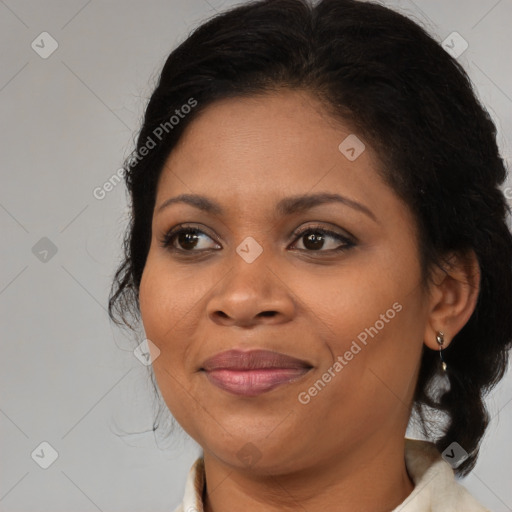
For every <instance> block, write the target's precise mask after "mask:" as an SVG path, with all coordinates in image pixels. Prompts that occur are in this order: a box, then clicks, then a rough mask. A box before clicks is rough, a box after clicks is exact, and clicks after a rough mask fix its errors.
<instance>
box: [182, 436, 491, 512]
mask: <svg viewBox="0 0 512 512" xmlns="http://www.w3.org/2000/svg"><path fill="white" fill-rule="evenodd" d="M405 464H406V467H407V472H408V473H409V475H410V477H411V479H412V481H413V482H414V490H413V491H412V493H411V494H409V496H408V497H407V498H406V499H405V500H404V501H403V502H402V503H401V504H400V505H399V506H398V507H396V508H395V509H393V510H392V512H490V511H489V510H488V509H486V508H485V507H483V506H482V505H481V504H480V503H478V501H477V500H476V499H475V498H473V496H471V494H470V493H469V492H468V491H467V490H466V488H465V487H463V486H462V485H461V484H459V483H458V482H457V481H456V480H455V476H454V473H453V470H452V468H451V466H450V465H449V464H448V462H446V461H445V460H444V459H443V458H442V457H441V454H440V453H439V451H438V450H437V448H436V446H435V444H433V443H431V442H428V441H421V440H418V439H410V438H405ZM204 483H205V475H204V460H203V458H202V457H199V458H198V459H196V461H195V462H194V464H193V465H192V467H191V468H190V471H189V473H188V477H187V482H186V484H185V492H184V495H183V501H182V503H181V504H180V505H179V506H178V508H176V509H175V510H174V512H204V510H203V503H202V494H203V489H204Z"/></svg>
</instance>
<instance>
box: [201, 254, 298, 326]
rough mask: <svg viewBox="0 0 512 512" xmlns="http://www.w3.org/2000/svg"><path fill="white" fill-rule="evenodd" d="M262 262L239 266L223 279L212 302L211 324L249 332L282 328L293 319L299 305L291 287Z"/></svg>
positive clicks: (238, 263)
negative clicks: (264, 326)
mask: <svg viewBox="0 0 512 512" xmlns="http://www.w3.org/2000/svg"><path fill="white" fill-rule="evenodd" d="M237 257H238V256H237ZM260 258H261V260H260ZM260 258H258V259H257V260H256V261H254V262H253V263H250V264H248V263H246V262H245V261H242V260H241V261H240V262H237V263H236V265H235V266H234V268H232V269H231V270H230V271H229V272H228V274H227V275H226V276H225V277H224V279H222V281H221V283H220V284H219V285H218V287H217V288H216V290H215V293H214V294H213V295H212V297H211V298H210V300H209V302H208V306H207V307H208V316H209V318H210V320H211V321H213V322H214V323H216V324H218V325H224V326H239V327H246V328H247V327H253V326H256V325H257V324H269V325H275V324H281V323H285V322H289V321H290V320H291V319H292V318H293V316H294V314H295V310H296V306H295V304H296V301H295V300H294V296H293V293H292V292H291V287H290V283H285V282H284V281H283V280H282V278H281V277H280V276H279V273H278V272H277V271H276V269H271V268H270V267H269V266H268V265H267V264H266V262H265V261H264V260H263V258H262V257H260Z"/></svg>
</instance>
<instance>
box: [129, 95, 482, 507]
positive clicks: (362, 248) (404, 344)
mask: <svg viewBox="0 0 512 512" xmlns="http://www.w3.org/2000/svg"><path fill="white" fill-rule="evenodd" d="M351 133H352V132H351V130H350V127H349V126H346V125H344V124H342V123H340V122H339V121H334V120H333V119H331V118H330V117H328V116H327V114H326V113H325V112H324V111H323V109H322V107H321V105H320V104H319V103H317V101H316V99H315V98H314V97H313V96H312V95H311V94H309V93H308V92H306V91H289V90H283V91H279V92H274V93H271V94H266V95H261V96H258V97H251V98H236V99H229V100H222V101H219V102H217V103H215V104H213V105H211V106H209V107H208V108H207V109H205V111H204V112H203V113H202V114H201V115H200V116H199V117H198V118H196V119H195V120H194V121H193V122H192V123H191V124H190V125H189V126H188V127H187V129H186V131H185V132H184V135H183V137H182V138H181V140H180V142H179V144H178V146H177V147H176V148H175V150H174V151H173V152H172V153H171V155H170V156H169V158H168V160H167V162H166V165H165V168H164V169H163V171H162V175H161V179H160V182H159V184H158V190H157V197H156V206H155V212H154V216H153V224H152V243H151V247H150V251H149V255H148V259H147V263H146V266H145V269H144V273H143V276H142V281H141V286H140V296H139V298H140V309H141V317H142V321H143V325H144V329H145V332H146V336H147V338H148V339H149V340H151V341H152V342H153V343H154V344H155V345H156V346H157V347H158V348H159V350H160V355H159V356H158V357H157V358H156V359H155V360H154V362H153V369H154V371H155V375H156V378H157V382H158V385H159V387H160V389H161V392H162V395H163V397H164V399H165V401H166V404H167V405H168V407H169V409H170V411H171V412H172V414H173V416H174V417H175V418H176V420H177V421H178V422H179V423H180V425H181V426H182V427H183V428H184V430H185V431H186V432H187V433H188V434H189V435H190V436H192V437H193V438H194V439H195V440H196V441H197V442H198V443H199V444H200V445H201V446H202V448H203V450H204V460H205V470H206V480H207V496H206V504H205V506H206V510H207V511H209V512H212V511H213V512H221V511H224V510H251V511H256V512H258V511H260V510H261V511H263V510H265V511H274V510H276V511H277V510H280V511H282V510H296V509H297V507H298V506H299V507H301V508H302V507H303V508H304V509H305V510H308V512H315V511H320V510H321V511H323V512H326V511H334V510H336V511H338V512H340V511H349V510H350V511H352V512H354V511H370V510H371V511H374V512H377V511H387V510H391V509H392V508H394V507H396V506H398V505H399V504H400V503H401V502H402V501H403V500H404V499H405V498H406V497H407V495H408V494H409V493H410V492H411V491H412V489H413V487H414V485H413V483H412V482H411V480H410V478H409V476H408V474H407V470H406V467H405V462H404V435H405V430H406V426H407V422H408V419H409V415H410V408H411V405H412V397H413V393H414V387H415V383H416V379H417V374H418V369H419V363H420V356H421V351H422V348H423V345H424V344H426V345H427V347H428V348H429V349H432V350H437V349H438V346H437V343H436V341H435V334H436V332H437V331H439V330H441V331H443V332H444V333H445V347H446V346H448V345H449V343H450V341H451V340H452V339H453V337H454V336H455V334H456V333H457V332H458V331H459V330H460V329H461V328H462V327H463V325H464V324H465V323H466V322H467V320H468V319H469V317H470V315H471V313H472V311H473V309H474V306H475V301H476V298H477V294H478V282H479V281H478V280H479V274H478V266H477V263H476V260H475V258H474V257H473V255H470V256H469V257H467V258H466V259H462V258H461V257H456V256H455V255H454V256H453V258H452V263H453V266H452V268H450V269H448V270H447V271H442V270H441V269H436V270H435V273H434V275H433V284H432V286H431V289H430V290H425V289H424V288H423V287H422V286H421V272H420V265H419V254H418V243H417V232H416V224H415V221H414V219H413V217H412V214H411V212H410V210H409V208H408V207H407V206H406V205H405V203H403V202H402V201H401V200H400V199H399V198H398V196H397V195H396V194H395V193H394V192H393V190H392V189H391V188H389V187H388V186H387V185H386V184H385V183H384V182H383V181H382V180H381V178H380V177H379V176H378V174H377V171H376V169H377V166H378V165H379V161H378V158H377V155H376V154H375V153H374V152H373V151H372V148H371V147H370V146H369V145H368V144H366V150H365V151H364V152H363V153H362V154H361V155H360V156H359V157H358V158H357V159H356V160H355V161H350V160H349V159H347V158H346V157H345V156H344V155H343V154H342V153H341V152H340V150H339V149H338V146H339V144H340V143H341V142H342V141H343V140H344V139H345V138H346V137H347V136H348V135H350V134H351ZM360 138H361V137H360ZM319 192H327V193H338V194H340V195H342V196H345V197H347V198H349V199H351V200H352V201H356V202H358V203H360V204H361V205H364V206H365V207H366V208H367V209H368V210H370V211H371V212H372V216H373V217H374V219H373V218H371V216H370V215H367V214H365V213H363V212H362V211H360V210H358V209H356V208H353V207H351V206H349V205H346V204H340V203H327V204H323V205H320V206H315V207H314V208H311V209H308V210H305V211H302V212H296V213H293V214H291V215H288V216H282V215H279V214H277V213H276V212H275V205H276V203H277V202H278V201H279V200H280V199H282V198H284V197H289V196H295V195H301V194H314V193H319ZM192 193H194V194H201V195H205V196H208V197H209V198H210V199H212V200H214V201H216V202H218V203H219V205H220V206H221V207H222V208H223V209H224V210H225V212H224V214H211V213H207V212H203V211H201V210H199V209H197V208H194V207H193V206H191V205H187V204H182V203H175V204H172V205H170V206H168V207H167V208H164V209H162V210H161V211H158V208H159V207H160V205H162V203H163V202H164V201H166V200H167V199H169V198H171V197H175V196H177V195H179V194H192ZM182 223H186V225H187V226H189V227H190V226H192V227H196V228H199V229H201V230H202V231H203V232H204V233H205V234H200V238H199V241H198V243H197V246H196V248H193V249H190V248H189V249H188V252H185V251H186V249H183V248H182V247H183V245H179V244H178V241H181V242H183V240H184V239H183V238H182V237H181V238H178V239H177V240H176V239H175V240H174V243H173V245H174V246H175V247H177V248H181V250H182V253H177V252H174V253H173V252H171V251H170V249H169V248H163V247H162V246H161V245H160V240H161V239H162V238H163V236H164V235H165V234H166V232H168V231H169V230H170V229H171V228H174V227H175V226H177V225H178V224H182ZM317 226H322V227H324V228H326V229H329V230H332V231H335V232H336V233H340V234H341V235H345V236H347V235H348V236H349V238H352V240H353V241H354V244H355V245H354V246H352V247H350V248H347V250H345V251H342V252H335V251H332V250H330V249H335V248H336V247H339V246H341V245H344V242H342V241H339V240H337V239H336V238H332V237H331V236H327V237H326V238H325V239H324V244H323V246H322V244H321V243H320V244H319V245H317V246H316V247H319V248H318V249H316V250H315V249H314V248H313V249H311V247H315V246H312V245H311V244H309V245H308V241H307V239H306V237H305V236H302V237H294V236H293V232H294V230H295V229H297V228H306V227H317ZM249 236H250V237H253V238H254V239H255V240H256V241H257V242H258V244H259V245H260V246H261V248H262V249H263V252H262V253H261V254H260V255H259V256H258V257H257V258H256V259H255V260H254V261H253V262H252V263H248V262H247V261H245V260H244V259H243V258H242V257H241V256H240V255H239V254H238V253H237V252H236V248H237V247H238V246H239V245H240V244H241V243H242V242H243V241H244V239H245V238H246V237H249ZM188 247H190V246H188ZM208 249H210V250H208ZM215 249H219V250H215ZM194 251H195V252H194ZM393 304H399V305H400V306H401V310H400V311H399V312H396V315H394V318H392V319H389V318H388V317H386V319H387V320H388V321H387V322H383V323H384V326H383V327H382V328H380V329H378V333H377V334H376V335H374V336H373V337H370V336H368V341H367V344H366V345H362V344H361V343H359V345H360V346H361V350H360V351H359V352H358V353H357V354H356V355H354V357H353V358H352V359H351V360H350V361H346V359H345V361H346V363H347V364H346V365H343V369H342V370H341V371H339V372H334V373H335V375H336V376H335V377H333V378H332V379H331V381H330V382H329V383H328V384H327V385H326V386H325V387H323V389H321V390H320V391H319V392H317V394H316V395H315V396H313V397H311V400H310V401H309V402H308V403H307V404H304V403H301V402H300V401H299V400H298V396H299V393H301V392H307V391H308V389H310V388H311V387H312V386H313V385H314V383H315V382H316V381H318V379H320V378H321V377H322V375H323V374H324V373H325V372H326V371H328V369H329V368H332V367H333V364H334V363H335V361H336V360H337V357H338V356H343V355H344V354H345V353H346V352H347V350H349V349H350V347H351V344H352V342H353V341H354V340H357V336H358V335H360V333H361V332H363V331H365V329H367V328H369V327H371V326H375V325H376V322H377V321H378V320H379V319H382V317H381V315H385V314H386V311H388V310H389V309H390V308H391V309H392V308H393ZM395 307H396V306H395ZM378 325H379V326H380V325H381V324H380V323H379V324H378ZM233 348H240V349H247V348H263V349H269V350H275V351H278V352H282V353H285V354H288V355H291V356H293V357H297V358H299V359H304V360H306V361H308V362H309V363H310V364H311V365H312V366H313V368H312V370H310V371H309V372H308V373H307V374H306V375H304V376H303V377H301V378H300V379H299V380H297V381H295V382H291V383H287V384H285V385H283V386H280V387H277V388H275V389H273V390H272V391H269V392H267V393H263V394H261V395H259V396H256V397H240V396H236V395H233V394H231V393H229V392H227V391H224V390H221V389H219V388H217V387H215V386H213V385H212V384H211V383H210V382H209V381H208V379H207V378H206V377H205V375H204V372H201V371H199V368H200V367H201V365H202V363H203V362H204V361H205V360H206V359H207V358H209V357H211V356H213V355H215V354H217V353H219V352H222V351H224V350H228V349H233ZM331 371H332V370H331ZM244 453H245V454H247V453H250V454H252V458H251V457H249V458H248V459H247V458H245V459H244V458H243V457H241V454H244ZM248 461H249V462H248Z"/></svg>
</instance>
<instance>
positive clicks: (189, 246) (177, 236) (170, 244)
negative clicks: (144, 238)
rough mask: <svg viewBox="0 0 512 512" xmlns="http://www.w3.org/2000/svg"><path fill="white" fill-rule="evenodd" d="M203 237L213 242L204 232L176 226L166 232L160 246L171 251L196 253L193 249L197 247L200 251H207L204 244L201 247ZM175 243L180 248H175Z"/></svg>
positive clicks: (193, 228)
mask: <svg viewBox="0 0 512 512" xmlns="http://www.w3.org/2000/svg"><path fill="white" fill-rule="evenodd" d="M203 237H206V238H209V239H210V240H213V239H212V238H211V237H210V236H208V235H207V234H206V233H205V232H204V231H201V230H200V229H199V228H195V227H183V226H178V227H177V228H174V229H171V230H170V231H168V232H167V233H166V234H165V235H164V237H163V238H162V239H161V241H160V244H161V246H162V247H164V248H168V249H169V250H171V251H180V252H198V251H197V250H196V251H194V249H195V248H197V247H198V248H199V249H200V250H208V249H209V248H208V247H204V243H203V246H202V247H201V243H202V240H201V239H202V238H203ZM176 243H177V244H179V245H180V246H181V248H179V247H176ZM217 245H218V244H217ZM210 249H211V248H210Z"/></svg>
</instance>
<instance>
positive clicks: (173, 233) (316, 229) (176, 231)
mask: <svg viewBox="0 0 512 512" xmlns="http://www.w3.org/2000/svg"><path fill="white" fill-rule="evenodd" d="M182 233H193V234H196V235H206V236H208V237H209V235H208V234H207V233H205V232H204V231H202V230H200V229H199V228H195V227H180V226H177V227H176V228H173V229H171V230H169V231H168V232H167V233H166V234H165V235H164V236H163V237H162V238H161V240H160V246H161V247H163V248H165V249H168V250H169V251H170V252H175V253H181V254H193V253H201V252H206V251H210V250H218V249H203V250H193V249H192V250H189V251H187V250H185V249H178V248H176V247H173V246H172V243H173V242H174V240H175V239H176V238H177V237H178V236H179V235H181V234H182ZM308 233H320V234H321V235H322V236H324V237H326V236H327V237H332V238H335V239H336V240H338V241H340V242H343V244H344V245H341V246H339V247H337V248H336V249H329V250H326V251H325V250H321V249H320V250H317V251H315V250H308V249H299V250H300V251H302V252H308V253H327V254H332V253H340V252H343V251H347V250H348V249H351V248H352V247H354V246H355V245H356V244H355V243H354V242H353V241H352V240H350V239H349V238H348V237H346V236H343V235H341V234H340V233H336V232H334V231H330V230H328V229H325V228H323V227H321V226H308V227H307V228H302V229H300V228H299V229H296V230H295V231H294V232H293V233H292V236H294V241H293V243H295V242H297V241H298V240H299V239H300V238H302V237H304V236H305V235H306V234H308ZM209 238H211V237H209Z"/></svg>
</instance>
